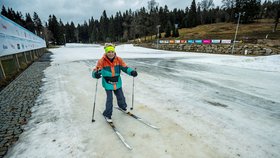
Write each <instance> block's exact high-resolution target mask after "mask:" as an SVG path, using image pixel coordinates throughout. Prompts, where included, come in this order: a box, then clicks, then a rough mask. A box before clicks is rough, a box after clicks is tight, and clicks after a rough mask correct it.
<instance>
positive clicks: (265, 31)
mask: <svg viewBox="0 0 280 158" xmlns="http://www.w3.org/2000/svg"><path fill="white" fill-rule="evenodd" d="M236 26H237V24H234V23H215V24H208V25H199V26H197V27H195V28H183V29H180V30H179V33H180V38H199V39H205V38H212V39H214V38H227V39H233V38H234V34H235V30H236ZM273 27H274V23H273V19H263V20H259V21H257V22H255V23H252V24H242V23H240V25H239V29H238V35H237V39H238V40H241V39H264V38H266V36H267V35H268V39H280V27H278V28H277V31H276V32H274V33H273V32H272V29H273Z"/></svg>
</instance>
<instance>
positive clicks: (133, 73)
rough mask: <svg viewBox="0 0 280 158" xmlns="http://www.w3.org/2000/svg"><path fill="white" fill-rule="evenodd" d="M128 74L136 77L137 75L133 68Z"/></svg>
mask: <svg viewBox="0 0 280 158" xmlns="http://www.w3.org/2000/svg"><path fill="white" fill-rule="evenodd" d="M130 74H131V76H133V77H136V76H137V75H138V73H137V71H135V70H133V71H131V73H130Z"/></svg>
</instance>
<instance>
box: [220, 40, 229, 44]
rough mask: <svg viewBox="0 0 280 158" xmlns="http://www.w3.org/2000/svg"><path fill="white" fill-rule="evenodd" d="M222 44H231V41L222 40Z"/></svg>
mask: <svg viewBox="0 0 280 158" xmlns="http://www.w3.org/2000/svg"><path fill="white" fill-rule="evenodd" d="M221 43H223V44H231V40H221Z"/></svg>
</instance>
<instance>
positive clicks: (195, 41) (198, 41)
mask: <svg viewBox="0 0 280 158" xmlns="http://www.w3.org/2000/svg"><path fill="white" fill-rule="evenodd" d="M194 43H196V44H202V40H194Z"/></svg>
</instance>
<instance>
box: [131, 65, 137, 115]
mask: <svg viewBox="0 0 280 158" xmlns="http://www.w3.org/2000/svg"><path fill="white" fill-rule="evenodd" d="M134 70H135V71H136V68H135V69H134ZM133 104H134V77H133V81H132V104H131V108H130V110H133Z"/></svg>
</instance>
